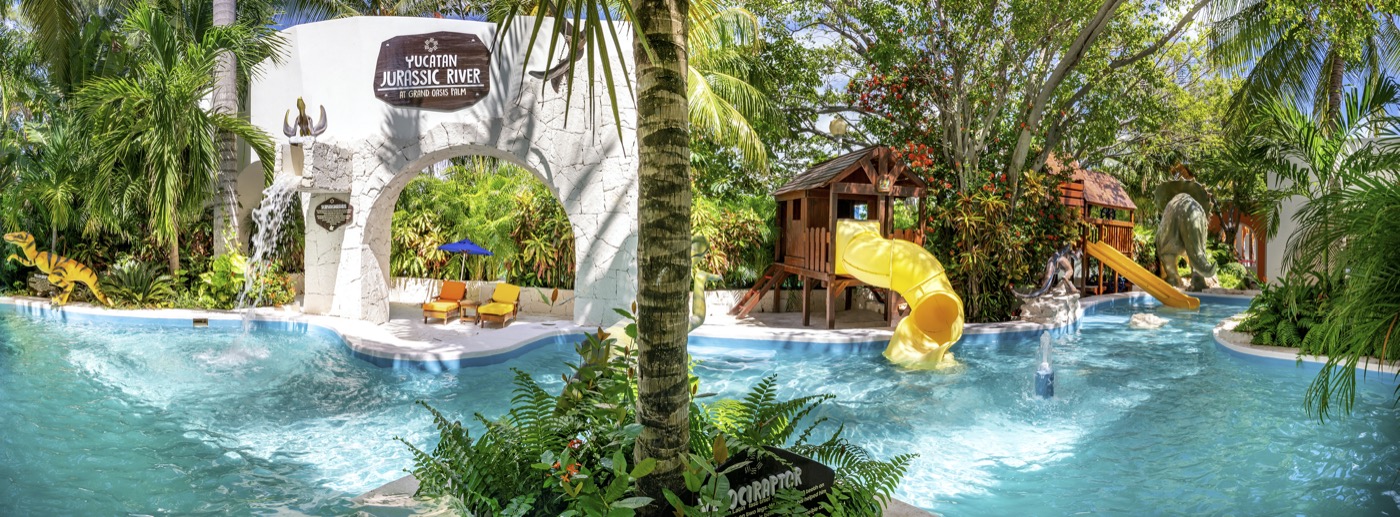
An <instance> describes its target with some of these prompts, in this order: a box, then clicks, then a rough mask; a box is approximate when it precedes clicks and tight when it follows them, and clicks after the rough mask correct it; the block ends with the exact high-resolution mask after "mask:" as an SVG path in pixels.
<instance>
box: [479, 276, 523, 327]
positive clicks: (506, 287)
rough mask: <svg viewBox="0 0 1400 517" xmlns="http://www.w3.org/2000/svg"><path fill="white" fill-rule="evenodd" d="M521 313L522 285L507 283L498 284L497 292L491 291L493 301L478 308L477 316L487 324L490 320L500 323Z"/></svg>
mask: <svg viewBox="0 0 1400 517" xmlns="http://www.w3.org/2000/svg"><path fill="white" fill-rule="evenodd" d="M519 313H520V286H517V285H511V284H507V283H504V282H502V283H499V284H496V292H494V293H491V301H490V302H489V303H487V304H485V305H482V306H480V307H477V308H476V314H477V317H478V318H480V319H481V322H482V323H483V324H485V323H486V322H488V321H494V322H496V323H499V324H500V325H501V327H505V326H506V322H508V321H510V320H514V319H515V316H516V315H517V314H519Z"/></svg>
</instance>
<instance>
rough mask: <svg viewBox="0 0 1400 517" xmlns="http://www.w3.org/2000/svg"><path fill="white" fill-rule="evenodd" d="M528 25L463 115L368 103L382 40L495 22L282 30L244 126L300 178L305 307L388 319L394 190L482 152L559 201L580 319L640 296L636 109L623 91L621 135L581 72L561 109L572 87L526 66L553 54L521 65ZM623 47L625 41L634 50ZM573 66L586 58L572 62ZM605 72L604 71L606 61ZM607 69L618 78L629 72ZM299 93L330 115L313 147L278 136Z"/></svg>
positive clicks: (538, 53) (311, 109)
mask: <svg viewBox="0 0 1400 517" xmlns="http://www.w3.org/2000/svg"><path fill="white" fill-rule="evenodd" d="M531 25H532V20H523V19H522V20H521V21H520V23H517V24H515V26H514V27H512V30H511V33H510V34H508V35H506V37H504V38H501V41H500V42H498V43H496V44H495V48H493V49H492V52H491V62H490V65H489V67H490V83H489V84H490V92H489V94H487V95H486V96H485V97H484V98H482V99H481V100H480V101H479V102H477V103H476V104H475V105H473V106H470V107H466V108H462V109H457V110H450V111H448V110H431V109H420V108H404V107H395V106H390V105H389V104H386V103H385V102H383V101H381V100H379V99H378V98H376V97H375V95H374V91H373V84H372V81H374V80H375V65H376V59H377V55H378V49H379V47H380V45H382V44H383V42H385V41H386V40H388V39H390V38H393V37H396V36H403V35H417V34H425V33H431V32H439V31H448V32H459V33H467V34H472V35H476V36H477V37H479V38H480V39H481V40H482V41H484V42H487V44H491V43H492V42H494V41H495V38H496V26H495V25H494V24H488V23H480V22H468V21H458V20H441V19H432V18H396V17H358V18H348V19H342V20H333V21H328V22H320V23H314V24H308V25H300V26H297V27H293V28H291V29H288V30H286V31H283V33H282V34H283V36H284V37H285V38H286V40H287V48H288V50H289V52H288V54H287V56H286V58H285V59H284V60H283V61H282V62H281V63H280V64H276V63H264V65H263V71H262V76H261V77H260V78H259V79H258V80H257V81H255V82H254V83H253V85H252V88H251V93H250V101H251V102H250V105H251V106H252V109H251V116H252V121H253V123H254V124H255V125H257V126H259V127H261V128H262V129H263V130H264V131H267V132H268V133H269V134H272V135H276V139H277V140H279V141H280V142H281V144H280V146H279V156H278V164H277V171H278V174H279V175H287V174H293V175H300V176H301V178H300V190H301V191H302V192H303V199H302V201H303V203H302V205H303V207H304V208H305V209H306V210H307V213H306V214H305V217H306V232H307V235H306V261H305V262H306V292H305V302H304V309H305V310H306V311H307V312H309V313H314V314H330V315H334V316H341V317H346V318H354V319H362V320H368V321H373V322H383V321H387V320H388V317H389V306H388V282H389V251H390V238H389V236H390V222H391V216H392V213H393V210H394V205H395V203H396V202H397V200H398V195H399V193H400V192H401V191H402V190H403V188H404V186H405V185H407V184H408V182H409V180H411V179H412V178H413V177H415V176H416V175H418V174H419V172H420V171H422V170H423V169H425V168H427V167H429V166H431V165H432V164H434V163H437V162H440V161H442V160H445V159H448V158H452V157H456V156H464V155H483V156H491V157H495V158H499V159H502V160H507V161H510V162H512V163H515V164H517V165H520V166H522V167H524V168H526V169H528V170H530V171H532V172H533V173H534V174H535V175H536V176H537V177H538V178H539V179H540V180H541V181H543V182H544V183H545V185H547V186H549V188H550V190H551V191H553V192H554V194H555V195H556V197H557V198H558V199H559V202H560V204H561V205H562V206H563V207H564V211H565V213H566V214H568V217H569V220H570V222H571V223H572V225H573V230H574V237H575V243H576V249H577V257H576V265H577V279H576V281H575V301H574V319H575V320H576V321H577V322H579V323H592V324H607V323H611V322H612V321H614V320H616V316H615V315H614V314H613V312H612V311H611V309H612V308H613V307H625V306H627V305H629V304H630V303H631V302H632V300H633V299H634V297H635V296H636V289H637V280H636V249H637V239H636V228H637V222H636V221H637V178H636V171H637V166H636V163H637V162H636V140H635V109H634V107H633V102H632V100H631V98H630V97H629V96H628V95H627V93H626V90H625V89H621V88H620V89H619V95H618V97H619V99H618V104H619V105H618V112H619V113H620V117H619V119H620V120H621V121H622V130H621V131H620V133H621V138H619V131H618V128H617V126H616V125H615V124H614V119H613V117H612V108H611V106H610V105H609V101H608V99H607V96H606V95H605V94H604V92H606V91H607V90H606V89H605V88H604V87H603V85H602V79H601V75H602V74H601V73H599V74H596V76H597V77H599V79H598V80H597V82H596V84H595V85H594V91H593V92H592V96H591V97H592V98H591V99H590V92H589V91H588V85H587V79H586V77H587V76H586V74H585V73H580V74H579V77H580V78H579V80H578V82H577V84H575V87H574V90H573V92H572V93H573V98H572V100H571V102H569V103H568V105H567V106H568V107H567V110H568V111H567V122H566V120H565V115H566V99H565V95H566V94H567V93H569V90H568V89H567V86H565V87H564V88H560V89H558V90H556V89H555V88H554V87H553V84H546V83H544V82H543V80H542V79H537V78H535V77H532V76H530V75H528V74H526V73H525V70H530V71H536V70H544V69H546V68H547V67H548V66H551V65H555V64H557V63H559V62H560V60H561V59H562V57H563V56H564V53H563V52H562V51H561V52H556V53H555V55H554V56H546V55H545V54H546V53H547V52H546V51H547V50H548V38H546V37H541V38H540V41H538V42H537V43H536V48H535V51H534V52H533V53H532V55H531V59H530V61H531V64H530V66H529V67H528V68H525V67H522V61H523V59H524V54H525V44H526V42H528V38H529V29H530V28H531ZM629 47H630V43H628V42H625V41H624V43H623V48H629ZM576 66H578V67H579V69H580V70H582V69H583V66H584V63H583V62H582V61H580V62H579V63H577V64H576ZM600 66H601V65H600ZM613 66H614V75H615V76H616V77H619V78H621V77H624V76H623V75H622V74H623V73H629V74H630V72H624V68H623V67H620V66H617V65H613ZM298 97H303V98H305V101H306V104H307V112H308V114H310V115H311V116H312V117H313V118H315V117H317V116H318V115H319V107H320V106H324V107H325V109H326V113H327V117H328V119H329V123H328V124H327V129H326V131H325V133H323V134H321V135H320V136H318V137H317V138H316V139H315V141H314V142H309V143H306V144H305V145H301V146H293V145H291V144H290V143H289V142H288V139H287V138H284V137H282V120H283V114H284V112H285V110H287V109H289V108H291V109H292V110H293V116H295V105H296V100H297V98H298ZM331 198H338V199H341V200H344V201H348V202H349V204H350V206H351V207H352V218H351V220H350V221H349V222H348V223H347V224H346V225H345V226H343V227H340V228H337V229H335V230H334V231H326V230H325V229H323V228H322V227H321V226H318V225H317V224H316V222H315V221H313V219H312V214H311V210H313V208H314V207H315V206H317V205H319V204H320V203H322V202H323V201H325V200H327V199H331Z"/></svg>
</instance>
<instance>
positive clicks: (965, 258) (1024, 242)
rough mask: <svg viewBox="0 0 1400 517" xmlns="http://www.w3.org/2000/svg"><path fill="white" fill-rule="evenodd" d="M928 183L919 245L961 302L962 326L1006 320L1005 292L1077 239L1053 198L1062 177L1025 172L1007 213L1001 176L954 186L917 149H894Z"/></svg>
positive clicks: (1069, 217) (1010, 298) (1073, 218)
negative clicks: (936, 263) (923, 234)
mask: <svg viewBox="0 0 1400 517" xmlns="http://www.w3.org/2000/svg"><path fill="white" fill-rule="evenodd" d="M900 154H901V155H902V156H904V157H905V160H906V163H908V164H910V167H911V168H912V169H913V170H914V171H915V172H917V173H919V174H920V175H922V176H923V177H924V178H925V179H926V180H927V181H928V184H929V195H928V200H927V203H928V207H929V209H928V213H927V215H926V216H925V217H927V221H926V222H927V224H928V225H927V228H928V238H927V239H925V241H924V243H925V244H924V245H925V247H927V248H928V249H929V251H930V252H932V253H933V254H934V256H935V257H937V258H938V260H939V261H940V262H942V263H943V265H944V267H945V268H947V270H948V276H949V277H950V279H951V280H952V281H953V285H954V289H955V290H956V291H957V292H958V295H959V296H961V297H962V299H963V310H964V312H965V313H966V318H967V321H970V322H985V321H1006V320H1008V319H1011V316H1012V311H1013V310H1014V309H1015V303H1016V298H1015V296H1014V295H1013V294H1012V292H1011V287H1013V286H1021V285H1022V284H1023V283H1027V282H1031V281H1034V280H1036V279H1039V278H1040V276H1041V275H1042V274H1043V271H1037V270H1036V268H1038V267H1041V265H1042V264H1044V263H1045V260H1046V259H1047V258H1049V257H1050V256H1051V255H1053V254H1054V253H1055V251H1056V250H1059V249H1060V248H1062V247H1064V246H1065V244H1067V243H1070V242H1074V241H1076V240H1078V239H1079V235H1080V232H1081V227H1080V217H1079V213H1078V212H1076V211H1074V210H1072V209H1070V208H1069V207H1067V206H1065V205H1064V204H1063V203H1061V202H1060V199H1059V185H1060V184H1061V183H1064V182H1066V181H1068V180H1069V178H1068V177H1067V176H1066V175H1064V174H1057V173H1050V172H1045V173H1036V172H1029V171H1028V172H1026V173H1025V174H1023V175H1022V176H1021V181H1020V189H1021V196H1020V199H1019V200H1017V203H1016V205H1015V208H1014V209H1013V208H1012V203H1011V197H1012V192H1011V186H1010V185H1009V184H1008V182H1007V179H1006V176H1005V175H1003V174H996V175H986V176H983V177H971V178H967V180H968V184H967V186H966V188H963V189H958V188H957V185H958V179H957V178H956V177H955V174H954V173H953V172H952V171H951V170H948V169H945V168H942V167H939V166H938V165H937V164H936V163H934V162H933V161H932V160H930V159H929V158H928V150H927V148H926V147H922V146H912V147H906V148H905V149H902V150H900Z"/></svg>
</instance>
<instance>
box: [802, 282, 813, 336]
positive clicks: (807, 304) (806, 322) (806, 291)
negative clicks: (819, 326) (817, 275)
mask: <svg viewBox="0 0 1400 517" xmlns="http://www.w3.org/2000/svg"><path fill="white" fill-rule="evenodd" d="M811 304H812V281H811V280H810V279H808V278H807V277H803V278H802V326H804V327H810V326H812V307H811Z"/></svg>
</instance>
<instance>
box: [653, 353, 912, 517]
mask: <svg viewBox="0 0 1400 517" xmlns="http://www.w3.org/2000/svg"><path fill="white" fill-rule="evenodd" d="M777 384H778V378H777V376H776V375H773V376H768V377H765V378H764V379H763V380H761V381H759V383H758V384H757V385H755V386H754V387H753V389H752V391H750V392H749V393H748V394H747V395H745V396H744V397H743V398H741V399H738V400H730V399H726V400H720V401H718V402H715V403H713V404H710V405H704V404H700V403H692V406H691V412H690V414H691V430H690V436H691V455H690V457H691V462H690V466H689V469H688V471H687V472H686V474H685V481H686V489H687V490H689V491H691V492H692V493H693V494H695V495H696V501H697V503H698V504H695V505H688V504H685V500H684V498H682V497H681V496H679V495H676V494H673V493H667V500H668V502H670V503H671V505H672V506H673V507H674V508H675V509H676V511H677V512H679V513H680V514H683V515H686V516H688V517H718V516H722V515H727V514H728V513H727V510H728V509H729V508H730V506H731V504H732V502H733V501H732V497H733V496H732V494H731V493H730V492H729V490H728V487H729V486H730V479H729V477H730V476H729V475H730V474H732V473H733V472H735V471H736V470H738V468H739V467H741V466H742V464H734V465H730V466H729V467H728V468H723V469H722V467H724V465H725V464H726V461H727V460H728V458H730V457H731V456H732V455H731V451H733V452H734V455H744V456H743V457H747V458H762V459H764V460H767V461H780V462H781V461H782V458H780V457H778V456H775V455H773V454H772V453H771V452H769V451H768V449H766V447H782V448H785V449H787V450H789V451H791V452H793V453H796V454H799V455H802V456H806V457H808V458H811V459H813V460H816V461H817V462H820V463H822V464H825V465H827V466H828V467H831V469H832V470H833V471H835V474H836V479H835V482H834V484H833V485H832V486H831V487H830V489H829V491H828V492H827V494H826V499H825V500H823V501H819V502H818V506H819V508H820V509H821V510H820V513H821V514H823V515H831V516H869V517H876V516H879V515H882V514H883V508H884V507H885V505H886V504H887V503H888V502H889V499H890V497H891V496H892V495H893V493H894V489H895V487H896V486H897V485H898V484H899V480H900V479H901V478H903V477H904V473H905V472H906V471H908V469H909V464H910V463H911V462H912V461H913V460H914V458H915V457H917V455H914V454H902V455H898V456H895V457H894V458H891V459H889V460H879V459H876V458H874V457H872V456H870V454H869V453H868V452H866V451H865V449H863V448H861V447H860V446H859V445H856V444H854V443H851V442H850V441H849V440H847V439H846V438H845V436H844V435H843V431H844V426H841V427H837V429H836V430H835V431H834V432H832V434H831V435H830V436H829V437H827V438H826V439H825V440H822V441H814V440H813V436H814V434H815V433H816V432H817V430H818V427H819V426H821V425H822V424H823V423H826V421H827V419H826V418H825V417H819V418H815V419H809V417H810V416H811V415H812V413H813V412H814V411H816V410H817V409H819V408H820V407H821V405H822V404H824V403H826V402H829V401H831V400H832V399H833V398H835V397H834V396H832V395H825V394H824V395H811V396H805V397H798V398H795V399H790V400H780V399H779V398H778V394H777ZM801 495H802V494H800V493H797V492H796V491H795V490H792V489H784V490H778V491H777V493H776V494H775V498H774V499H775V501H774V504H773V505H772V506H770V507H769V508H768V514H769V515H807V514H808V510H807V509H806V508H804V507H803V506H802V504H801V500H802V497H801Z"/></svg>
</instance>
